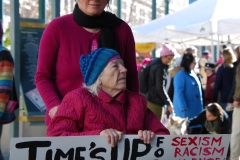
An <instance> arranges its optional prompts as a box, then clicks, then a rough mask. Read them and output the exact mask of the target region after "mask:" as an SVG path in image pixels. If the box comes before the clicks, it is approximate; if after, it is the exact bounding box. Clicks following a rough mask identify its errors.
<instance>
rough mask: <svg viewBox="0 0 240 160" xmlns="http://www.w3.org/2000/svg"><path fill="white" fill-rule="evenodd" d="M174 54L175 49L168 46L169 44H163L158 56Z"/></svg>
mask: <svg viewBox="0 0 240 160" xmlns="http://www.w3.org/2000/svg"><path fill="white" fill-rule="evenodd" d="M174 55H175V49H174V48H173V47H172V46H170V45H169V44H163V46H162V50H161V51H160V56H161V57H164V56H174Z"/></svg>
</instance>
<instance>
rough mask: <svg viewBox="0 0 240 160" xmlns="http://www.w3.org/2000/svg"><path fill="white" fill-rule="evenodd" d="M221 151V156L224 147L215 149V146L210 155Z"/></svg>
mask: <svg viewBox="0 0 240 160" xmlns="http://www.w3.org/2000/svg"><path fill="white" fill-rule="evenodd" d="M216 152H217V153H221V156H222V155H223V153H224V147H222V148H221V149H219V150H218V149H217V148H215V147H214V148H213V152H212V155H215V153H216Z"/></svg>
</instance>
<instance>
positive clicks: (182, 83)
mask: <svg viewBox="0 0 240 160" xmlns="http://www.w3.org/2000/svg"><path fill="white" fill-rule="evenodd" d="M166 46H167V47H168V49H166ZM172 50H173V49H172V47H171V46H170V45H163V47H162V50H161V51H160V55H161V52H164V53H165V52H168V54H169V55H170V54H171V53H172ZM171 55H172V54H171ZM163 58H164V56H161V57H160V58H156V59H155V60H154V61H161V59H163ZM239 59H240V47H239V46H238V47H236V48H235V49H234V50H233V49H232V48H231V47H230V46H229V47H228V46H225V45H224V46H223V49H222V50H221V53H220V57H219V59H218V60H217V61H216V62H215V63H214V62H212V61H211V54H210V52H209V51H208V50H205V51H203V52H202V56H201V57H200V58H198V56H197V49H196V48H195V47H190V48H187V49H186V50H185V52H184V53H183V55H182V56H181V57H178V58H177V59H174V60H173V64H172V65H171V66H172V68H170V69H169V70H168V71H167V72H169V74H170V77H171V78H170V79H167V78H166V79H165V81H164V82H163V83H161V85H160V86H161V87H162V88H164V89H161V90H160V89H158V87H157V85H156V84H153V83H151V84H152V85H153V87H152V89H151V90H149V93H150V92H153V91H152V90H156V91H158V92H156V94H157V93H158V96H157V95H156V96H155V97H158V98H159V99H160V100H159V101H161V102H165V103H164V104H162V105H161V106H164V105H166V106H168V105H169V103H168V102H172V104H173V105H172V110H171V111H172V113H173V114H174V115H175V116H177V117H181V118H188V121H187V123H186V124H187V127H188V134H206V133H208V134H231V147H230V150H229V152H228V158H229V156H230V153H231V159H233V160H236V159H238V157H239V153H240V147H239V145H240V143H239V135H240V131H239V126H238V122H239V119H238V117H239V113H238V110H239V108H240V101H239V100H240V96H239V95H240V94H239V89H240V88H239V87H240V86H239V85H240V83H239V82H240V78H239V76H240V73H239V72H240V69H239V68H240V66H239ZM149 64H151V62H150V63H149ZM168 64H170V62H168ZM159 69H160V67H159ZM151 72H152V71H151V70H150V73H149V80H150V81H151V79H152V77H151V76H152V74H153V73H154V72H153V73H151ZM166 75H168V73H166V72H164V74H161V75H159V74H158V75H156V76H162V77H166ZM156 76H155V77H156ZM149 83H150V82H149ZM169 83H170V86H168V85H167V84H169ZM140 85H144V84H141V81H140ZM162 94H165V96H164V97H163V96H162ZM145 95H147V96H146V98H147V100H148V101H150V103H151V102H152V103H153V102H154V101H153V100H152V98H151V97H150V96H149V95H151V94H145ZM155 99H156V98H155ZM169 99H170V100H169ZM148 107H149V108H150V109H152V106H151V105H149V106H148ZM162 108H163V109H164V107H162ZM152 111H153V112H156V109H155V110H152ZM162 112H164V111H161V113H162ZM165 113H166V114H167V111H165ZM156 114H157V113H156ZM158 114H159V112H158ZM230 151H231V152H230Z"/></svg>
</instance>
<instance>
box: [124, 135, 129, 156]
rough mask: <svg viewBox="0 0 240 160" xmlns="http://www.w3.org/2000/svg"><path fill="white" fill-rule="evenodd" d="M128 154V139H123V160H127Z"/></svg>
mask: <svg viewBox="0 0 240 160" xmlns="http://www.w3.org/2000/svg"><path fill="white" fill-rule="evenodd" d="M129 152H130V141H129V139H128V138H126V139H125V143H124V156H123V160H128V157H129Z"/></svg>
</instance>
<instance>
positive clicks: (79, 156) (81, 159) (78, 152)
mask: <svg viewBox="0 0 240 160" xmlns="http://www.w3.org/2000/svg"><path fill="white" fill-rule="evenodd" d="M81 151H86V148H85V147H77V148H76V152H75V160H85V158H84V157H81V154H80V152H81Z"/></svg>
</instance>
